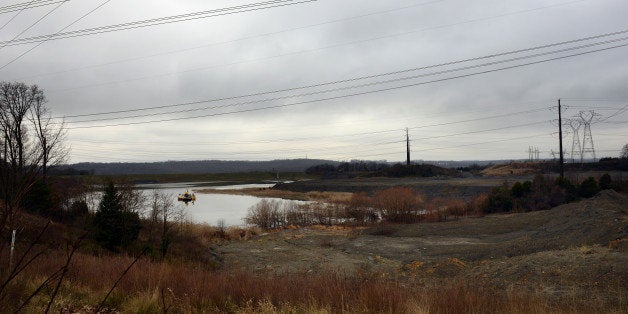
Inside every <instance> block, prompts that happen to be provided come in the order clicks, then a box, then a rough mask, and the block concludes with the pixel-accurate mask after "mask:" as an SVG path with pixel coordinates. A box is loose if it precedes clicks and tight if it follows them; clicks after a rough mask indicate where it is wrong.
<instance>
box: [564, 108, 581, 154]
mask: <svg viewBox="0 0 628 314" xmlns="http://www.w3.org/2000/svg"><path fill="white" fill-rule="evenodd" d="M566 122H567V125H568V126H569V127H570V128H571V134H572V140H571V162H572V163H574V162H575V160H576V159H575V158H576V156H580V162H582V146H580V127H581V126H582V123H580V120H575V119H569V120H567V121H566Z"/></svg>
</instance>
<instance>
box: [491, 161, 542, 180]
mask: <svg viewBox="0 0 628 314" xmlns="http://www.w3.org/2000/svg"><path fill="white" fill-rule="evenodd" d="M540 171H541V167H540V165H539V164H538V163H534V162H511V163H509V164H505V165H494V166H490V167H488V168H486V169H484V170H482V171H481V172H480V173H481V174H482V175H484V176H500V177H501V176H513V175H515V176H521V175H533V174H537V173H540Z"/></svg>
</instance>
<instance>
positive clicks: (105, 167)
mask: <svg viewBox="0 0 628 314" xmlns="http://www.w3.org/2000/svg"><path fill="white" fill-rule="evenodd" d="M320 164H332V165H337V164H338V162H336V161H330V160H322V159H282V160H270V161H235V160H196V161H163V162H142V163H126V162H124V163H94V162H82V163H77V164H72V165H63V166H59V167H56V169H55V172H56V173H59V174H96V175H119V174H177V173H190V174H191V173H234V172H262V171H264V172H265V171H279V172H304V171H305V169H307V168H309V167H311V166H314V165H320Z"/></svg>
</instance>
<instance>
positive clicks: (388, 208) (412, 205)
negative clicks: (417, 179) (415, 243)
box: [373, 187, 423, 223]
mask: <svg viewBox="0 0 628 314" xmlns="http://www.w3.org/2000/svg"><path fill="white" fill-rule="evenodd" d="M373 200H374V204H375V205H376V207H377V208H378V209H379V210H381V212H382V218H384V219H386V220H387V221H392V222H401V223H413V222H417V221H420V220H421V208H420V207H421V206H422V205H423V199H422V198H421V197H420V196H418V195H417V194H416V193H415V192H414V191H413V190H411V189H409V188H404V187H396V188H390V189H386V190H381V191H377V192H375V196H374V197H373Z"/></svg>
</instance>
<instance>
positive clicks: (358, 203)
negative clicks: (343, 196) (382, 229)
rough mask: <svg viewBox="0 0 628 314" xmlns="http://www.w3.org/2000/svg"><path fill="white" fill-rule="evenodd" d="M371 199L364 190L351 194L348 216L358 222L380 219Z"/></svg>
mask: <svg viewBox="0 0 628 314" xmlns="http://www.w3.org/2000/svg"><path fill="white" fill-rule="evenodd" d="M372 202H373V200H371V198H370V197H368V195H366V193H364V192H360V193H355V194H353V195H352V196H351V199H350V200H349V202H348V204H347V206H346V216H347V218H349V219H352V220H354V221H355V222H356V223H357V224H364V223H368V222H374V221H377V220H378V219H379V215H378V214H377V212H376V211H375V209H374V208H373V205H372Z"/></svg>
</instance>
